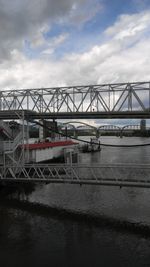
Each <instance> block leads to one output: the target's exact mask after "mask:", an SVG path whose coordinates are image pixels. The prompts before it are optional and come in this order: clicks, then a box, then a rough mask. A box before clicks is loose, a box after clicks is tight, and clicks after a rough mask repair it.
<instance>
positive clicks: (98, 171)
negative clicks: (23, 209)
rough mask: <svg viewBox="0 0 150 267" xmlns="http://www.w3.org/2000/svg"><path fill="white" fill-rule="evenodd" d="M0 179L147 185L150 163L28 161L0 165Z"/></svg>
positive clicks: (148, 183)
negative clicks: (76, 163)
mask: <svg viewBox="0 0 150 267" xmlns="http://www.w3.org/2000/svg"><path fill="white" fill-rule="evenodd" d="M0 181H1V182H3V183H7V182H36V183H47V182H49V183H69V184H80V185H81V184H89V185H92V184H94V185H106V186H127V187H141V188H142V187H143V188H144V187H145V188H150V166H149V165H146V164H143V165H131V164H126V165H125V164H117V165H94V166H88V165H64V164H60V165H53V164H52V165H51V164H47V165H46V164H43V165H42V164H41V165H40V164H38V165H36V164H30V165H25V166H24V167H21V166H18V167H14V166H11V165H10V166H5V167H2V166H1V167H0Z"/></svg>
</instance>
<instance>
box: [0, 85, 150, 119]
mask: <svg viewBox="0 0 150 267" xmlns="http://www.w3.org/2000/svg"><path fill="white" fill-rule="evenodd" d="M22 111H23V112H24V114H25V118H27V119H28V118H33V119H39V118H40V119H42V118H43V119H44V118H45V119H74V118H79V119H85V118H89V119H92V118H101V119H104V118H105V119H108V118H150V82H135V83H116V84H101V85H87V86H71V87H54V88H40V89H18V90H5V91H0V119H10V116H11V119H18V114H19V115H20V116H21V114H22Z"/></svg>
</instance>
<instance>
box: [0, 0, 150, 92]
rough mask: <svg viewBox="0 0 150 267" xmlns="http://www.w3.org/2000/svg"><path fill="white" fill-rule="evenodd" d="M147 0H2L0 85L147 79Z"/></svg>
mask: <svg viewBox="0 0 150 267" xmlns="http://www.w3.org/2000/svg"><path fill="white" fill-rule="evenodd" d="M149 67H150V0H32V1H31V0H13V1H12V0H0V88H1V90H5V89H17V88H18V89H19V88H39V87H40V88H41V87H53V86H69V85H87V84H100V83H116V82H135V81H150V70H149V69H150V68H149Z"/></svg>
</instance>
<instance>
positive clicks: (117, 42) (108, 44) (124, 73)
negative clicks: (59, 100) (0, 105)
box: [0, 11, 150, 88]
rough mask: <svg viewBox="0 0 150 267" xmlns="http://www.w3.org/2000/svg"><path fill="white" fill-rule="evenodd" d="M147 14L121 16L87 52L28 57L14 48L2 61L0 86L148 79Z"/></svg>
mask: <svg viewBox="0 0 150 267" xmlns="http://www.w3.org/2000/svg"><path fill="white" fill-rule="evenodd" d="M148 18H150V11H146V12H141V13H140V14H134V15H124V16H121V17H119V18H118V20H117V21H116V23H115V24H114V25H113V26H112V27H111V28H108V29H107V30H106V31H105V34H107V36H108V35H109V38H108V39H107V40H105V42H104V43H103V44H100V45H96V46H94V47H93V48H92V49H90V50H89V51H87V52H86V53H82V54H77V53H76V54H71V55H70V54H68V55H66V56H65V57H64V58H62V59H61V60H60V61H54V60H52V59H50V58H46V57H44V58H40V59H32V60H31V59H27V58H26V57H25V56H24V55H23V54H21V52H18V51H17V50H16V51H14V52H13V53H12V61H11V62H10V61H9V62H5V63H3V64H1V69H0V87H1V88H8V87H9V86H10V85H11V88H12V87H13V88H28V87H32V88H33V87H44V86H46V87H47V86H65V85H78V84H98V83H111V82H112V83H114V82H128V81H147V80H150V72H149V68H150V36H149V26H150V25H149V24H150V22H149V19H148ZM131 29H132V30H131ZM125 30H126V34H125V33H124V32H125ZM139 33H140V34H139ZM116 36H123V37H122V38H118V37H117V38H116ZM65 38H67V35H64V36H63V35H62V36H59V38H58V39H57V38H56V39H54V40H53V45H52V46H49V49H50V50H49V51H47V53H51V52H53V48H54V47H55V46H57V45H59V44H60V43H61V42H63V41H64V40H65ZM135 40H136V41H135ZM47 49H48V48H47ZM51 49H52V50H51ZM45 53H46V51H45Z"/></svg>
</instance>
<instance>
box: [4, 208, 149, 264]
mask: <svg viewBox="0 0 150 267" xmlns="http://www.w3.org/2000/svg"><path fill="white" fill-rule="evenodd" d="M0 213H1V220H0V236H1V238H0V259H1V266H6V267H8V266H11V267H12V266H13V267H20V266H21V267H26V266H41V267H43V266H44V267H48V266H52V267H54V266H56V267H57V266H65V267H71V266H74V267H75V266H87V267H91V266H95V267H99V266H102V267H104V266H105V267H107V266H122V267H126V266H128V267H130V266H131V267H133V266H136V267H142V266H149V264H150V257H149V249H150V239H145V238H144V237H140V236H136V235H132V234H129V233H127V232H123V233H121V232H118V231H115V230H112V229H110V228H105V227H98V226H93V225H92V224H86V223H85V222H75V221H69V220H67V219H63V220H61V219H58V218H56V217H51V216H41V215H39V214H38V215H37V214H35V213H31V212H28V211H22V210H19V209H16V208H9V209H8V208H6V206H5V209H4V207H3V206H1V207H0ZM112 264H113V265H112Z"/></svg>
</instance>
